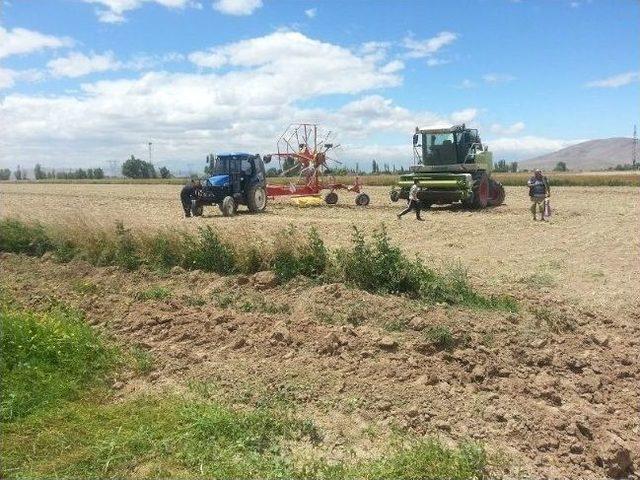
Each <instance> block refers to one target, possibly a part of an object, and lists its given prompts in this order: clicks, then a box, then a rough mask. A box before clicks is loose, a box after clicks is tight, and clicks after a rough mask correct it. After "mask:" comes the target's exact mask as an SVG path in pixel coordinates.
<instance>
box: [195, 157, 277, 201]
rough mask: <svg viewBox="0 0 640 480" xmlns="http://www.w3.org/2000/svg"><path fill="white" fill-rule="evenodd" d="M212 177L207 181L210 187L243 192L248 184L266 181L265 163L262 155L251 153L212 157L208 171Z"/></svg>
mask: <svg viewBox="0 0 640 480" xmlns="http://www.w3.org/2000/svg"><path fill="white" fill-rule="evenodd" d="M207 171H208V173H209V174H210V177H209V178H207V179H206V180H205V183H206V184H207V186H210V187H233V190H234V192H238V191H240V190H241V188H242V186H243V185H244V184H245V183H246V182H250V183H251V182H253V181H260V180H261V181H263V182H264V179H265V171H264V163H263V162H262V159H261V158H260V155H252V154H250V153H225V154H220V155H216V156H214V157H211V158H210V160H209V167H208V169H207Z"/></svg>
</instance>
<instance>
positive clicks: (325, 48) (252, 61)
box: [189, 31, 402, 97]
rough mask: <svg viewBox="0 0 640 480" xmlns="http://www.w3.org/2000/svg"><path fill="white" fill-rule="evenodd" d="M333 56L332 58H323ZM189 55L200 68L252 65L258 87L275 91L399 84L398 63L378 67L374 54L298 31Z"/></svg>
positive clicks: (333, 90) (308, 93)
mask: <svg viewBox="0 0 640 480" xmlns="http://www.w3.org/2000/svg"><path fill="white" fill-rule="evenodd" d="M327 59H331V61H327ZM189 60H191V61H192V62H193V63H195V64H196V65H198V66H200V67H205V68H219V67H222V66H228V67H241V68H253V69H254V70H253V71H254V73H255V74H258V75H260V76H261V77H264V78H263V81H264V82H265V83H264V84H261V85H256V86H255V88H256V89H258V90H259V91H260V92H262V91H264V90H265V89H267V88H270V87H272V86H273V85H281V86H282V88H283V89H284V91H282V92H278V94H279V95H288V96H291V97H296V96H300V95H302V96H305V97H306V96H311V95H319V94H329V93H357V92H360V91H364V90H368V89H371V88H379V87H389V86H396V85H398V84H400V82H401V78H400V77H399V76H397V75H396V74H395V73H394V72H397V71H398V70H399V69H400V68H401V67H402V66H401V65H400V63H394V62H391V63H388V64H387V65H385V66H382V65H380V64H379V62H378V57H376V56H368V55H364V56H362V55H358V54H357V53H355V52H352V51H351V50H349V49H347V48H344V47H341V46H339V45H335V44H331V43H326V42H321V41H319V40H314V39H312V38H309V37H307V36H305V35H303V34H302V33H299V32H286V31H284V32H283V31H279V32H275V33H272V34H270V35H266V36H264V37H259V38H253V39H250V40H242V41H240V42H236V43H230V44H227V45H223V46H220V47H215V48H212V49H210V50H207V51H201V52H193V53H191V54H190V55H189Z"/></svg>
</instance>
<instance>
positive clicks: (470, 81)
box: [456, 78, 478, 89]
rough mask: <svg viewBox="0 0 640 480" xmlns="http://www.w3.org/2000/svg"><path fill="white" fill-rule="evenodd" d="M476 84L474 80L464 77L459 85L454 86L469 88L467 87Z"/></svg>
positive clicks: (475, 85)
mask: <svg viewBox="0 0 640 480" xmlns="http://www.w3.org/2000/svg"><path fill="white" fill-rule="evenodd" d="M477 86H478V84H477V83H476V82H474V81H472V80H469V79H468V78H465V79H464V80H462V82H460V85H457V86H456V88H462V89H469V88H475V87H477Z"/></svg>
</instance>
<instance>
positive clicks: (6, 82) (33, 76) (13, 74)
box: [0, 68, 43, 90]
mask: <svg viewBox="0 0 640 480" xmlns="http://www.w3.org/2000/svg"><path fill="white" fill-rule="evenodd" d="M42 78H43V74H42V72H40V71H39V70H35V69H29V70H12V69H9V68H0V90H7V89H9V88H12V87H13V86H14V85H15V84H16V83H17V82H20V81H23V82H37V81H38V80H42Z"/></svg>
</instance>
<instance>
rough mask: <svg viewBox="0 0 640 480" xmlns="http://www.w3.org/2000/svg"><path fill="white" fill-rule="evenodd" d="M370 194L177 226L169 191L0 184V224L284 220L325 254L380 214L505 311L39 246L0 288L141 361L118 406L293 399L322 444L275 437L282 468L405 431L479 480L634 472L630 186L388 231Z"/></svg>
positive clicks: (557, 192)
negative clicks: (474, 451) (477, 466)
mask: <svg viewBox="0 0 640 480" xmlns="http://www.w3.org/2000/svg"><path fill="white" fill-rule="evenodd" d="M367 191H368V192H369V193H370V194H371V197H372V204H371V206H369V207H367V208H356V207H355V206H352V205H351V202H352V201H353V197H352V196H350V195H348V194H342V195H341V202H342V205H338V206H335V207H327V206H323V207H317V208H307V209H302V208H298V207H294V206H291V205H289V204H288V201H287V200H278V201H275V202H272V203H270V204H269V206H268V210H267V212H266V213H264V214H259V215H249V214H241V215H238V216H237V217H234V218H223V217H221V216H220V214H219V212H218V211H217V209H214V208H210V209H209V210H205V215H206V216H205V217H203V218H192V219H184V218H182V211H181V208H180V204H179V202H178V187H176V186H170V185H139V186H131V185H78V184H74V185H52V184H49V185H38V184H22V185H12V184H2V185H1V186H0V192H1V195H2V197H1V202H2V211H1V214H2V216H3V217H12V218H16V217H17V218H21V219H23V220H38V221H41V222H43V223H47V224H49V223H55V224H60V225H68V226H69V227H68V228H70V229H73V231H74V232H78V234H79V235H81V234H82V230H81V229H82V228H83V226H86V228H101V227H102V226H105V227H107V228H112V227H113V224H114V223H115V222H116V221H118V220H122V221H123V222H124V223H125V225H126V226H127V227H129V228H132V229H133V230H134V231H136V230H138V231H143V230H155V229H158V228H170V229H176V228H177V229H186V230H190V231H195V230H196V229H197V227H198V226H201V225H211V226H213V227H214V228H215V229H216V230H217V231H220V232H221V233H222V235H224V236H226V237H227V238H242V241H247V239H248V241H252V240H265V241H270V240H271V239H272V238H273V237H274V235H275V234H276V233H277V232H281V231H282V230H283V229H284V228H286V227H287V226H288V225H290V224H292V225H295V226H297V227H299V228H300V229H303V230H304V229H308V228H310V227H315V228H316V229H317V230H318V232H319V234H320V237H321V238H322V239H323V240H324V241H325V242H326V244H327V245H328V246H329V247H333V248H335V247H340V246H346V245H347V244H349V241H350V238H351V235H352V226H354V225H355V226H357V227H358V228H360V229H362V230H363V231H365V232H366V233H370V232H372V231H373V229H374V228H376V227H378V226H380V225H381V223H383V222H384V223H385V225H386V227H387V230H388V233H389V235H390V237H391V239H392V241H393V243H394V244H397V245H400V246H401V248H402V250H403V251H404V252H406V253H409V254H416V255H418V256H420V257H421V258H422V259H424V260H425V261H426V262H427V263H428V264H429V265H433V266H434V267H435V268H438V269H446V267H447V266H448V265H450V264H452V263H459V264H461V265H462V266H463V267H465V268H468V269H469V272H470V279H471V283H472V285H473V286H474V287H475V288H476V289H477V291H479V292H480V293H486V294H499V293H505V292H506V293H509V294H510V295H512V296H513V297H514V298H515V299H516V300H517V301H518V307H519V308H518V311H517V313H513V312H511V313H510V312H507V311H501V310H495V309H485V310H482V309H478V308H469V307H461V306H448V305H446V304H436V305H429V304H425V303H421V302H419V301H416V300H411V299H409V298H405V297H402V296H398V295H376V294H372V293H366V292H363V291H360V290H357V289H353V288H348V287H346V286H345V285H343V284H340V283H332V282H331V279H325V283H324V284H319V283H317V282H314V281H312V280H309V279H305V278H302V277H298V278H295V279H294V280H292V281H290V282H289V283H286V284H284V285H283V284H279V282H278V281H277V280H276V279H269V278H267V280H266V281H265V278H263V277H265V276H267V277H268V275H267V274H268V273H270V272H261V273H262V274H263V275H260V274H256V275H253V276H246V275H240V276H238V275H232V276H226V277H221V276H218V275H215V274H208V273H203V272H200V271H191V272H189V271H185V270H183V269H181V268H179V267H174V269H172V270H171V271H170V272H164V273H162V272H152V271H149V270H148V269H144V268H143V269H139V270H136V271H134V272H125V271H122V270H119V269H118V268H115V267H103V268H97V267H94V266H92V265H89V264H88V263H86V262H83V261H77V260H74V261H72V262H70V263H66V264H65V263H62V264H61V263H57V262H55V261H53V260H52V255H51V254H47V255H46V256H45V257H43V258H31V257H25V256H23V255H13V254H2V258H1V260H0V261H1V262H2V267H3V268H2V269H1V271H0V286H1V287H2V290H0V291H6V292H7V293H8V295H10V296H11V298H13V299H15V301H16V302H17V303H18V304H20V305H22V306H24V307H26V308H29V309H33V310H38V309H46V308H48V307H47V305H50V304H53V305H58V304H68V305H70V306H72V307H73V308H77V309H79V310H80V311H82V312H84V313H85V315H86V320H87V321H88V322H89V323H90V324H91V325H93V326H94V327H95V328H96V329H98V330H99V331H101V332H104V333H106V334H107V335H108V336H111V337H113V338H114V339H115V342H117V343H118V344H120V345H126V346H127V347H128V348H130V347H131V346H134V347H135V348H137V349H139V351H142V352H145V355H149V358H151V359H153V361H152V362H151V361H150V362H148V363H149V366H148V367H147V368H146V369H144V370H141V371H134V370H131V371H130V370H126V369H125V370H124V371H121V372H119V373H118V374H117V376H116V378H114V379H113V386H112V391H113V393H112V395H114V396H115V399H116V401H117V402H120V401H126V400H127V399H128V398H132V397H133V398H135V397H136V396H139V395H141V394H154V393H156V394H159V395H163V392H166V391H167V390H177V391H180V390H184V389H186V385H188V384H189V383H190V382H204V383H205V384H207V385H210V386H211V387H210V388H212V390H214V391H215V393H214V394H213V395H215V396H216V398H217V397H220V398H223V399H224V400H225V401H227V402H230V403H231V404H233V405H259V404H260V403H261V402H263V400H264V397H265V396H267V397H269V398H277V399H279V400H278V401H286V402H289V403H290V404H292V405H295V408H296V409H297V410H296V411H297V412H299V413H300V414H301V415H303V418H309V419H311V420H312V421H313V424H314V425H315V426H316V427H317V429H318V431H319V432H321V434H322V441H320V442H318V443H314V444H311V443H308V442H307V443H300V442H298V443H295V444H292V445H289V446H288V448H289V450H287V451H288V452H289V453H288V455H289V456H288V459H290V460H291V461H292V462H294V463H296V462H302V461H303V460H304V461H308V460H309V459H311V460H318V459H323V460H326V461H328V462H351V461H353V460H354V459H355V460H357V461H363V460H367V459H375V458H380V457H381V456H383V455H384V454H385V451H386V449H387V447H388V446H389V445H390V444H392V443H394V442H395V441H398V437H396V435H397V434H398V432H402V435H407V437H401V439H402V441H408V439H413V438H422V437H423V436H427V437H436V438H440V439H441V440H442V441H443V442H444V443H445V444H449V445H459V444H461V443H462V442H464V441H466V440H469V439H471V440H473V441H478V442H482V444H483V445H485V446H486V448H487V452H488V454H489V457H488V458H489V461H488V467H487V468H486V470H485V472H486V473H488V474H490V475H493V476H500V475H502V474H506V475H508V476H509V477H526V476H529V477H535V478H540V477H547V478H602V477H604V476H609V477H621V476H626V475H629V474H630V473H631V472H633V471H634V470H637V469H638V468H639V467H638V458H639V457H640V443H639V442H638V438H639V437H640V423H639V420H638V419H639V418H640V411H639V410H638V402H637V399H638V398H639V396H640V389H639V388H638V385H639V382H640V369H639V366H638V362H637V358H638V357H639V356H640V341H639V340H638V339H639V337H640V330H639V327H638V324H637V318H638V316H639V315H640V286H639V285H638V282H637V278H638V277H639V275H640V264H639V263H638V261H637V260H638V254H639V253H640V243H639V239H638V237H637V235H636V230H637V225H638V224H639V222H640V208H639V205H638V193H637V190H636V189H634V188H628V187H610V188H599V187H589V188H581V187H570V188H569V187H567V188H563V187H558V188H554V189H553V192H552V193H553V197H552V201H553V207H554V216H553V218H552V220H551V221H550V222H549V223H538V222H536V223H534V222H533V221H532V220H531V219H530V216H529V212H528V207H529V199H528V197H527V196H526V190H525V189H522V188H507V203H506V204H505V205H503V206H501V207H498V208H494V209H488V210H485V211H480V212H469V211H464V210H461V209H458V208H455V207H453V208H452V207H439V208H434V209H432V210H430V211H429V212H427V213H426V215H425V217H426V219H427V221H426V222H422V223H418V222H416V221H415V220H414V219H413V218H411V217H409V216H406V217H405V218H403V219H402V220H401V221H398V220H397V219H396V218H395V213H397V212H398V211H399V209H400V208H401V207H402V205H401V204H392V203H391V202H390V201H389V200H388V199H387V192H388V189H387V188H385V187H370V188H368V189H367ZM347 201H348V202H349V204H348V205H347ZM271 280H273V281H271ZM12 438H14V437H12ZM16 438H18V439H19V438H21V436H20V434H17V435H16ZM145 461H146V460H145ZM45 465H46V462H45ZM133 465H136V466H138V464H136V463H133ZM142 467H143V468H147V466H146V465H145V464H142ZM43 468H45V467H43ZM114 468H115V467H114ZM122 468H125V467H122ZM43 471H47V470H43ZM123 471H124V470H123ZM142 471H144V470H142ZM48 472H49V473H51V471H48ZM120 472H121V471H120V470H115V471H113V470H110V473H111V475H116V474H118V473H120ZM354 476H356V475H354ZM373 476H375V475H373Z"/></svg>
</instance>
